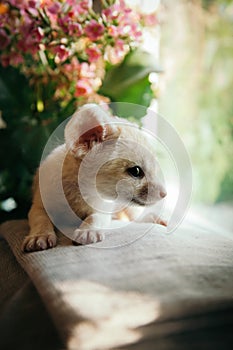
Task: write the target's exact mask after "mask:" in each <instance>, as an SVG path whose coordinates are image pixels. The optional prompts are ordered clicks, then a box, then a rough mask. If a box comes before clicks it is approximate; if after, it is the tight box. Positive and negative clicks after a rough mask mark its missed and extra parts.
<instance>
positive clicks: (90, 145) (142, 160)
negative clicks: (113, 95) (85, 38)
mask: <svg viewBox="0 0 233 350" xmlns="http://www.w3.org/2000/svg"><path fill="white" fill-rule="evenodd" d="M61 168H62V171H60V169H61ZM157 171H158V163H157V161H156V157H155V152H154V151H153V146H152V143H151V141H150V140H148V137H147V136H146V134H145V133H143V132H142V131H141V130H140V128H139V127H137V126H135V125H133V124H131V123H129V122H126V121H125V120H124V121H123V120H122V119H120V118H117V117H112V116H111V115H110V114H108V113H107V112H105V111H104V110H103V109H102V108H100V106H97V105H95V104H87V105H85V106H83V107H81V108H80V109H79V110H78V111H77V112H76V113H75V114H74V115H73V116H72V118H71V119H70V120H69V122H68V123H67V125H66V127H65V143H64V144H63V145H60V146H58V147H57V148H55V149H54V150H53V151H52V152H51V153H50V154H49V155H48V156H47V158H46V159H45V160H44V161H43V162H42V163H41V165H40V167H39V169H38V171H37V173H36V175H35V178H34V185H33V203H32V206H31V209H30V211H29V215H28V219H29V226H30V232H29V234H28V236H26V238H25V239H24V242H23V247H22V248H23V250H24V251H25V252H31V251H36V250H44V249H49V248H52V247H54V246H56V243H57V236H56V233H55V227H54V226H55V225H56V222H55V224H54V223H53V222H54V220H53V216H54V217H59V218H60V220H61V219H63V217H64V221H65V220H67V218H66V213H65V210H66V209H65V207H64V203H63V199H64V198H65V201H66V202H67V203H68V205H69V206H70V208H71V210H72V212H73V213H74V214H75V215H76V216H77V217H78V218H80V220H81V225H80V226H79V227H77V228H76V229H75V231H74V236H73V238H72V239H73V240H74V241H76V242H77V243H79V244H90V243H95V242H98V241H101V240H103V239H104V233H103V229H104V228H106V224H107V222H108V223H109V222H110V221H111V219H112V218H113V217H114V218H120V217H121V216H122V213H124V214H126V215H128V218H129V220H133V219H134V215H133V210H132V208H134V206H140V207H144V206H149V205H153V204H155V203H156V202H157V201H159V200H160V199H162V198H163V197H165V196H166V191H165V189H164V187H163V186H162V185H161V183H160V182H159V180H158V176H157ZM59 174H60V175H59ZM60 183H61V184H62V190H63V196H64V197H62V196H61V194H60V192H61V191H60V190H59V188H60V187H59V184H60ZM41 188H42V190H41ZM106 201H107V207H108V209H109V208H111V210H110V209H109V210H107V211H106V205H105V210H102V209H101V208H102V203H104V202H105V204H106ZM116 202H117V205H118V206H119V210H117V208H116V210H113V207H115V206H116ZM119 203H120V204H119ZM122 203H123V204H124V203H126V204H127V208H125V207H124V206H123V207H122V206H121V205H122ZM121 208H123V209H121ZM48 213H49V214H48ZM51 213H52V214H51ZM68 220H69V219H68ZM140 220H141V221H146V222H148V221H152V222H155V223H159V224H162V225H165V226H166V222H164V221H163V220H162V219H160V218H159V217H158V216H156V214H153V213H152V214H150V215H149V216H148V215H147V216H146V217H144V218H142V219H140ZM55 221H56V220H55Z"/></svg>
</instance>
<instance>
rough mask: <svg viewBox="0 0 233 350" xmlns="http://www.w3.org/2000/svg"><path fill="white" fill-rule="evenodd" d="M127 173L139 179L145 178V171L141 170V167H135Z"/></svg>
mask: <svg viewBox="0 0 233 350" xmlns="http://www.w3.org/2000/svg"><path fill="white" fill-rule="evenodd" d="M127 172H128V174H129V175H131V176H132V177H135V178H137V179H142V178H143V177H144V176H145V174H144V172H143V170H142V169H141V168H140V166H137V165H136V166H133V167H132V168H128V169H127Z"/></svg>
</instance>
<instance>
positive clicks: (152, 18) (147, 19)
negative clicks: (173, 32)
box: [142, 13, 158, 27]
mask: <svg viewBox="0 0 233 350" xmlns="http://www.w3.org/2000/svg"><path fill="white" fill-rule="evenodd" d="M142 21H143V23H144V25H146V26H148V27H153V26H155V25H157V24H158V18H157V15H156V14H155V13H149V14H146V15H142Z"/></svg>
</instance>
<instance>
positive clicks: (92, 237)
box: [73, 213, 111, 244]
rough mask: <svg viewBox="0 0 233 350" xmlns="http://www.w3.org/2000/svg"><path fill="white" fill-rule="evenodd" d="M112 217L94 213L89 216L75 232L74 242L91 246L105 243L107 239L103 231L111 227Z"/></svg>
mask: <svg viewBox="0 0 233 350" xmlns="http://www.w3.org/2000/svg"><path fill="white" fill-rule="evenodd" d="M110 222H111V215H107V214H100V213H94V214H91V215H89V216H88V217H87V218H86V219H85V220H84V221H83V223H82V224H81V225H80V226H79V228H77V229H76V230H75V231H74V237H73V242H74V243H79V244H90V243H96V242H100V241H103V240H104V238H105V235H104V232H103V229H106V227H108V226H109V224H110Z"/></svg>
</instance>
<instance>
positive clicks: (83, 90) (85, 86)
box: [74, 80, 93, 97]
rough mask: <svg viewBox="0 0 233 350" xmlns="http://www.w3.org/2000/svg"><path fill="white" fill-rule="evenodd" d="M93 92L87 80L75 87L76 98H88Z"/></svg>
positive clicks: (81, 81)
mask: <svg viewBox="0 0 233 350" xmlns="http://www.w3.org/2000/svg"><path fill="white" fill-rule="evenodd" d="M92 92H93V89H92V88H91V86H90V84H89V82H88V81H87V80H79V81H78V82H77V84H76V86H75V93H74V96H75V97H84V96H88V95H90V94H91V93H92Z"/></svg>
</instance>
